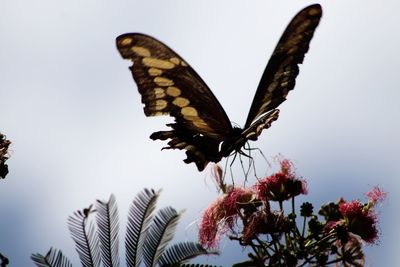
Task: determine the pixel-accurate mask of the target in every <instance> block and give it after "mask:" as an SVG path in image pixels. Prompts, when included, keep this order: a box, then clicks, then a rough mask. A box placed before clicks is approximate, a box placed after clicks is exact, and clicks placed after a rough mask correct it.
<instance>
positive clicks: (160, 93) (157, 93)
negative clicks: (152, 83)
mask: <svg viewBox="0 0 400 267" xmlns="http://www.w3.org/2000/svg"><path fill="white" fill-rule="evenodd" d="M154 95H155V96H156V98H163V97H164V96H165V92H164V89H162V88H160V87H156V88H154Z"/></svg>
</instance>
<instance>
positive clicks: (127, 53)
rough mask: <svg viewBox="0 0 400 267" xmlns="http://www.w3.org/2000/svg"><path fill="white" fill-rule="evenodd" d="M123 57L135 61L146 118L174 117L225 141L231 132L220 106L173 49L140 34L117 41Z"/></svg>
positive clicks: (198, 77) (184, 123)
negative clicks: (158, 116)
mask: <svg viewBox="0 0 400 267" xmlns="http://www.w3.org/2000/svg"><path fill="white" fill-rule="evenodd" d="M117 48H118V50H119V52H120V53H121V56H122V57H123V58H125V59H130V60H132V61H133V66H132V67H131V71H132V75H133V78H134V80H135V81H136V83H137V86H138V90H139V92H140V94H141V96H142V102H143V103H144V104H145V107H144V112H145V114H146V116H157V115H171V116H173V117H175V120H176V122H177V123H178V124H179V125H181V126H184V127H185V129H186V130H188V131H192V132H194V133H199V134H203V135H205V136H208V137H211V138H213V139H216V140H219V141H223V140H225V139H226V138H227V137H228V136H229V135H230V133H231V131H232V126H231V124H230V121H229V119H228V117H227V115H226V113H225V111H224V110H223V108H222V106H221V104H220V103H219V102H218V100H217V99H216V98H215V96H214V95H213V93H212V92H211V91H210V89H209V88H208V87H207V85H206V84H205V83H204V81H203V80H202V79H201V78H200V76H199V75H198V74H197V73H196V72H195V71H194V70H193V69H192V68H191V67H190V66H189V65H188V64H187V63H186V62H185V61H184V60H183V59H182V58H181V57H180V56H178V55H177V54H176V53H175V52H174V51H173V50H172V49H170V48H169V47H168V46H166V45H165V44H163V43H161V42H160V41H158V40H156V39H154V38H152V37H150V36H147V35H144V34H138V33H130V34H123V35H121V36H119V37H118V38H117Z"/></svg>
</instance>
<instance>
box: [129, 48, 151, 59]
mask: <svg viewBox="0 0 400 267" xmlns="http://www.w3.org/2000/svg"><path fill="white" fill-rule="evenodd" d="M131 49H132V51H133V52H135V53H136V54H137V55H138V56H141V57H149V56H151V53H150V50H149V49H147V48H144V47H141V46H132V48H131Z"/></svg>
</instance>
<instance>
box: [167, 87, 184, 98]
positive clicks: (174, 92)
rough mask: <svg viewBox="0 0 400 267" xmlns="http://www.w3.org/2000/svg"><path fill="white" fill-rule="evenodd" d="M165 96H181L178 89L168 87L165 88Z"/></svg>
mask: <svg viewBox="0 0 400 267" xmlns="http://www.w3.org/2000/svg"><path fill="white" fill-rule="evenodd" d="M167 95H169V96H173V97H177V96H180V95H181V90H180V89H179V88H178V87H175V86H170V87H168V88H167Z"/></svg>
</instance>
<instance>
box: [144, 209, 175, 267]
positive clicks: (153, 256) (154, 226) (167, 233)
mask: <svg viewBox="0 0 400 267" xmlns="http://www.w3.org/2000/svg"><path fill="white" fill-rule="evenodd" d="M180 216H181V214H178V213H177V212H176V210H175V209H174V208H172V207H166V208H163V209H161V210H159V211H158V212H157V214H156V216H155V218H154V220H153V221H152V222H151V225H150V228H149V231H148V233H147V237H146V241H145V244H144V247H143V252H144V253H143V256H144V262H145V264H146V266H149V267H150V266H155V265H156V263H157V262H158V260H159V258H160V257H161V255H162V254H163V252H164V250H165V248H166V247H167V245H168V243H169V242H170V241H171V239H172V238H173V237H174V234H175V229H176V226H177V224H178V221H179V218H180Z"/></svg>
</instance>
